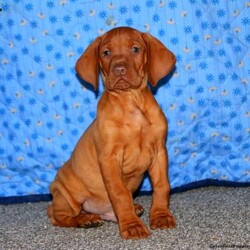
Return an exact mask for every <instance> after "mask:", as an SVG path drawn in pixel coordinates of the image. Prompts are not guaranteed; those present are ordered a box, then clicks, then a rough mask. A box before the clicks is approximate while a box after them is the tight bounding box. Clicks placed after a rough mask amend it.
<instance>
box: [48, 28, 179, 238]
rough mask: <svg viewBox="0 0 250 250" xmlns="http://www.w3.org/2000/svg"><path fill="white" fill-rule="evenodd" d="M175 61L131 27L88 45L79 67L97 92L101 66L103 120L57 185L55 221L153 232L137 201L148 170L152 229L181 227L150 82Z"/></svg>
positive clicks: (126, 232) (134, 234)
mask: <svg viewBox="0 0 250 250" xmlns="http://www.w3.org/2000/svg"><path fill="white" fill-rule="evenodd" d="M174 64H175V57H174V55H173V54H172V53H171V52H170V51H169V50H168V49H167V48H166V47H165V46H164V45H163V44H162V43H161V42H160V41H158V40H157V39H156V38H154V37H152V36H151V35H149V34H146V33H141V32H139V31H137V30H134V29H132V28H125V27H120V28H115V29H113V30H111V31H109V32H107V33H106V34H104V35H102V36H101V37H98V38H97V39H96V40H95V41H94V42H93V43H92V44H91V45H90V46H89V47H88V48H87V49H86V51H85V52H84V53H83V55H82V56H81V57H80V59H79V60H78V62H77V64H76V71H77V72H78V74H79V76H80V77H81V78H82V79H84V80H85V81H87V82H89V83H91V84H92V85H93V86H94V88H95V89H97V85H98V73H99V69H101V73H102V77H103V81H104V85H105V91H104V93H103V95H102V97H101V99H100V101H99V104H98V108H97V116H96V119H95V120H94V121H93V123H92V124H91V125H90V126H89V128H88V129H87V130H86V132H85V133H84V134H83V135H82V137H81V138H80V140H79V142H78V144H77V145H76V148H75V150H74V152H73V153H72V156H71V158H70V159H69V160H68V161H67V162H66V163H65V164H64V165H63V166H62V168H61V169H60V170H59V171H58V174H57V176H56V178H55V180H54V182H53V183H52V184H51V189H50V190H51V193H52V195H53V202H52V204H51V205H50V207H49V208H48V215H49V217H50V220H51V222H52V224H54V225H56V226H63V227H94V226H99V225H102V223H103V220H112V221H118V223H119V229H120V235H121V237H122V238H124V239H140V238H145V237H147V236H149V234H150V231H149V230H148V228H147V227H146V226H145V225H144V224H143V222H142V221H141V220H140V219H139V218H138V216H137V215H140V214H141V213H142V212H143V209H142V207H141V206H139V205H134V204H133V198H132V194H133V193H134V192H135V191H136V189H137V188H138V186H139V185H140V183H141V181H142V178H143V174H144V173H145V172H146V171H148V173H149V176H150V179H151V183H152V187H153V197H152V206H151V210H150V227H151V229H157V228H160V229H165V228H173V227H174V226H175V219H174V217H173V216H172V214H171V212H170V211H169V193H170V186H169V181H168V177H167V168H168V156H167V150H166V146H165V140H166V133H167V121H166V118H165V116H164V114H163V112H162V110H161V109H160V107H159V105H158V104H157V102H156V100H155V99H154V97H153V95H152V93H151V91H150V90H149V88H148V86H147V83H148V81H149V82H150V83H151V84H152V85H153V86H155V85H156V84H157V82H158V81H159V80H160V79H161V78H163V77H164V76H166V75H167V74H168V73H169V72H170V71H171V69H172V68H173V67H174Z"/></svg>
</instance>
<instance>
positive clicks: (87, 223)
mask: <svg viewBox="0 0 250 250" xmlns="http://www.w3.org/2000/svg"><path fill="white" fill-rule="evenodd" d="M78 207H79V209H78ZM48 216H49V218H50V221H51V223H52V224H53V225H54V226H60V227H82V228H90V227H98V226H101V225H102V224H103V220H102V219H101V217H100V216H99V215H96V214H91V213H83V212H81V204H77V203H74V209H73V208H72V207H71V206H70V205H69V203H68V202H67V200H66V199H65V198H64V196H62V195H61V194H60V192H58V193H57V194H56V195H55V196H54V197H53V202H52V204H51V205H50V206H49V207H48Z"/></svg>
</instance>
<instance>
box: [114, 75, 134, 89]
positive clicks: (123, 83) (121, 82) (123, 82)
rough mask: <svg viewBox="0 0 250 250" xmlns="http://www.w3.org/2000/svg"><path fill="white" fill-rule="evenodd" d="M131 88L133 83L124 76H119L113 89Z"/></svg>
mask: <svg viewBox="0 0 250 250" xmlns="http://www.w3.org/2000/svg"><path fill="white" fill-rule="evenodd" d="M129 88H133V86H132V84H131V83H130V82H129V81H127V80H126V79H124V78H122V77H121V78H119V79H118V80H117V81H116V82H115V83H114V86H113V89H119V90H126V89H129Z"/></svg>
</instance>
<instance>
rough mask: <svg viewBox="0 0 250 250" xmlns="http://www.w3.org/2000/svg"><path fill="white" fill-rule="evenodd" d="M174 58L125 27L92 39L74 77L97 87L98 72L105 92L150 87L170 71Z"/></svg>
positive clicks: (158, 44)
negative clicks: (100, 74)
mask: <svg viewBox="0 0 250 250" xmlns="http://www.w3.org/2000/svg"><path fill="white" fill-rule="evenodd" d="M175 61H176V60H175V57H174V55H173V54H172V53H171V52H170V51H169V50H168V49H167V48H166V47H165V46H164V45H163V44H162V43H161V42H160V41H159V40H157V39H156V38H154V37H153V36H151V35H149V34H147V33H141V32H139V31H137V30H135V29H132V28H128V27H119V28H115V29H112V30H110V31H109V32H107V33H105V34H104V35H102V36H100V37H98V38H96V39H95V40H94V42H93V43H91V44H90V45H89V47H87V49H86V50H85V52H84V53H83V54H82V56H81V57H80V58H79V60H78V61H77V63H76V71H77V73H78V75H79V76H80V77H81V78H82V79H83V80H84V81H86V82H88V83H90V84H92V85H93V86H94V88H95V90H96V89H97V87H98V74H99V70H101V73H102V77H103V81H104V85H105V87H106V88H107V89H108V90H111V91H112V90H127V89H130V88H139V87H140V86H141V85H143V84H145V85H146V84H147V81H149V82H150V83H151V84H152V85H153V86H156V84H157V82H158V81H159V80H161V79H162V78H163V77H165V76H166V75H167V74H168V73H169V72H170V71H171V70H172V68H173V67H174V64H175Z"/></svg>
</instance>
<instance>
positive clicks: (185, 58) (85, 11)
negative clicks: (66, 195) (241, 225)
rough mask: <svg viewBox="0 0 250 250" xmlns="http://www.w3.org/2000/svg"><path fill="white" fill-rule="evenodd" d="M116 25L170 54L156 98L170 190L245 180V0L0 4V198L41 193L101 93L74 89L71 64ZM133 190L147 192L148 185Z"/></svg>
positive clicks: (249, 160) (248, 175)
mask: <svg viewBox="0 0 250 250" xmlns="http://www.w3.org/2000/svg"><path fill="white" fill-rule="evenodd" d="M117 26H131V27H134V28H136V29H139V30H141V31H142V32H150V33H151V34H152V35H154V36H155V37H157V38H158V39H160V40H161V41H162V42H163V43H164V44H165V45H166V46H167V47H168V48H169V49H170V50H171V51H173V52H174V54H175V55H176V58H177V64H176V69H175V72H174V74H173V76H172V77H171V78H170V79H169V80H168V81H167V82H166V83H165V84H163V85H162V86H161V87H160V88H159V89H158V91H157V92H156V93H155V97H156V99H157V100H158V102H159V104H160V105H161V107H162V109H163V111H164V112H165V114H166V116H167V117H168V121H169V133H168V140H167V147H168V152H169V178H170V182H171V186H172V188H176V187H181V186H184V185H187V184H191V183H195V182H200V181H205V180H216V181H220V180H221V181H226V182H233V183H236V184H237V183H250V87H249V84H250V4H249V2H248V1H244V0H241V1H236V0H228V1H223V0H211V1H210V0H187V1H186V0H182V1H177V0H171V1H166V0H145V1H121V0H120V1H119V0H112V1H110V0H103V1H101V0H92V1H82V0H59V1H52V0H45V1H31V0H12V1H7V0H2V1H0V197H11V196H18V197H21V196H27V195H39V194H40V195H42V194H48V193H49V184H50V182H51V181H52V180H53V179H54V176H55V174H56V172H57V170H58V168H59V167H60V166H61V165H62V164H63V162H64V161H66V160H67V159H68V158H69V156H70V154H71V152H72V150H73V148H74V146H75V144H76V142H77V141H78V139H79V137H80V136H81V134H82V133H83V132H84V130H85V129H86V128H87V127H88V125H89V124H90V123H91V121H92V120H93V119H94V117H95V114H96V104H97V102H98V99H99V96H100V95H101V93H102V91H103V88H102V87H100V89H99V92H98V95H96V94H95V93H94V92H92V91H90V90H88V89H86V88H85V87H83V86H82V85H81V84H80V82H79V80H78V79H77V77H76V72H75V70H74V65H75V62H76V60H77V59H78V58H79V57H80V55H81V54H82V52H83V51H84V50H85V48H86V47H87V46H88V45H89V43H90V42H91V41H92V40H93V39H95V38H96V37H97V36H99V35H101V34H103V33H104V32H105V31H108V30H110V29H111V28H113V27H117ZM83 153H84V152H83ZM141 191H151V185H150V182H149V180H148V178H145V179H144V181H143V184H142V187H141Z"/></svg>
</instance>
